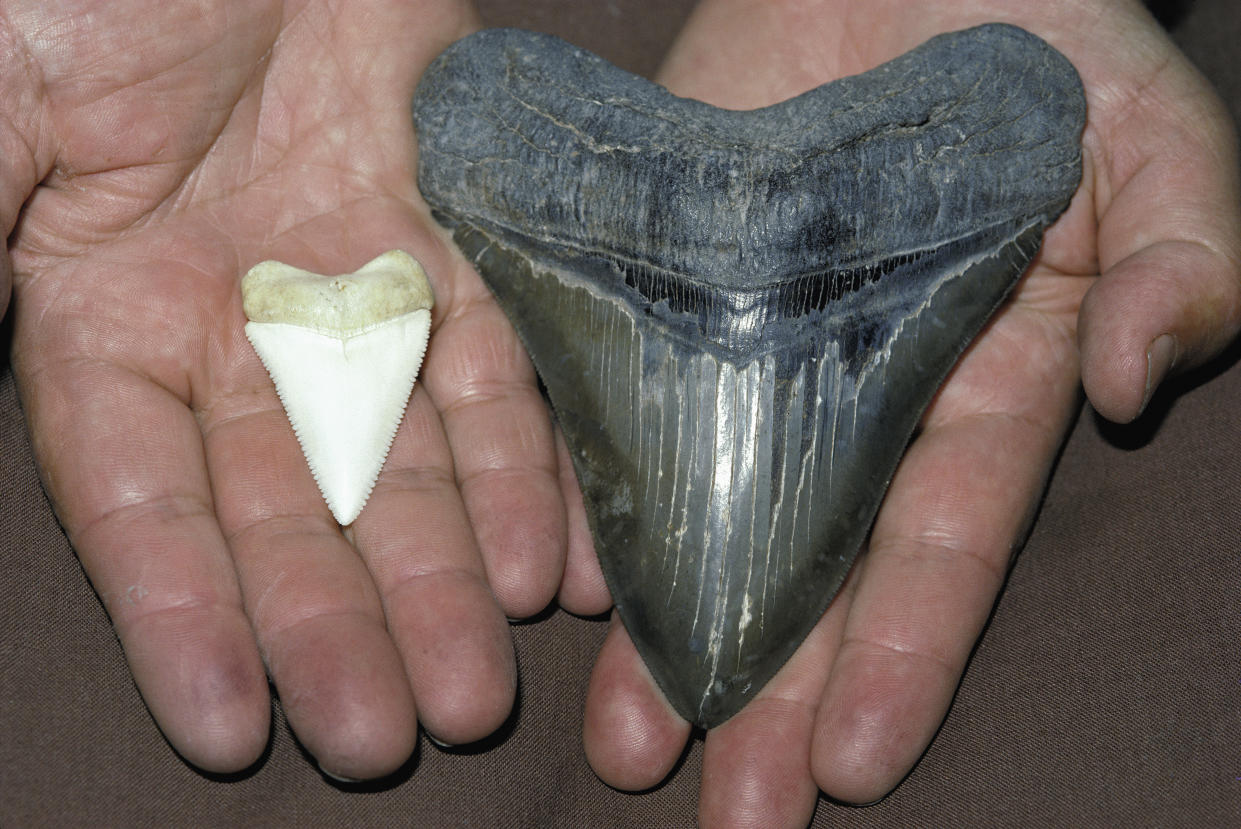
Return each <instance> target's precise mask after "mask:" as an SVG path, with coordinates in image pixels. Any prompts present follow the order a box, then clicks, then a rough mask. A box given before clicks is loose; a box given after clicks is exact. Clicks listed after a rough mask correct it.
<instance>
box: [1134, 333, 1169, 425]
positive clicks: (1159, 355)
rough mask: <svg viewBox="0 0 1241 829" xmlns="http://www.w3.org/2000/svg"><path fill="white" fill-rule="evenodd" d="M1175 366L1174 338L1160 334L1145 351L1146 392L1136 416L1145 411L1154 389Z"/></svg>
mask: <svg viewBox="0 0 1241 829" xmlns="http://www.w3.org/2000/svg"><path fill="white" fill-rule="evenodd" d="M1175 364H1176V337H1174V336H1172V335H1171V334H1161V335H1160V336H1158V337H1156V338H1155V340H1154V341H1153V342H1152V343H1151V344H1150V347H1149V348H1147V349H1146V391H1145V392H1144V393H1143V394H1142V406H1141V408H1139V409H1138V414H1141V413H1142V412H1144V411H1146V407H1147V405H1148V404H1150V402H1151V397H1153V396H1154V394H1155V389H1157V388H1159V384H1160V383H1162V382H1163V378H1164V377H1166V376H1167V375H1168V372H1169V371H1171V370H1172V366H1174V365H1175Z"/></svg>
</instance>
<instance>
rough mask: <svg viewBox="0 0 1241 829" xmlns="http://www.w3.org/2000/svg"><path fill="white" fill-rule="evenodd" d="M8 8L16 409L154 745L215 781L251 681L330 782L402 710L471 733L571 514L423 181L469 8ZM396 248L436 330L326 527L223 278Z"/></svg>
mask: <svg viewBox="0 0 1241 829" xmlns="http://www.w3.org/2000/svg"><path fill="white" fill-rule="evenodd" d="M3 11H4V14H3V21H4V22H3V23H2V24H0V44H3V45H5V47H6V49H7V50H8V52H9V53H10V54H11V55H14V56H17V57H19V58H20V59H21V60H20V61H10V62H7V63H6V65H7V66H14V65H21V66H23V67H25V68H26V71H25V72H24V73H23V74H20V75H18V77H16V78H15V79H14V83H13V85H12V86H11V87H10V88H9V89H8V90H6V92H7V93H8V94H9V97H10V100H19V99H20V101H21V102H23V105H24V106H25V107H26V110H25V111H24V113H23V114H22V117H21V118H10V119H9V122H8V123H7V124H5V125H4V126H5V128H6V129H8V130H13V129H14V125H15V124H17V125H19V126H29V127H30V129H29V131H28V133H27V134H25V135H22V136H21V140H22V142H24V143H21V142H12V143H13V144H16V145H17V146H22V147H25V148H26V149H27V150H28V154H27V156H17V157H18V160H19V161H21V162H22V163H23V165H24V166H21V167H20V170H19V171H20V172H22V173H23V175H24V178H23V181H25V182H26V186H27V189H25V190H23V191H21V192H22V193H28V192H30V191H31V189H32V188H33V193H32V194H31V195H30V197H29V199H28V200H27V201H26V204H25V206H24V208H22V211H21V215H20V220H19V221H18V223H17V227H16V230H15V231H14V233H13V235H12V236H11V237H10V251H11V254H12V260H13V263H14V272H15V275H16V276H15V279H14V312H15V342H14V349H13V358H14V363H15V367H16V371H17V376H18V380H19V383H20V389H21V393H22V399H23V404H24V406H25V410H26V414H27V417H28V419H29V423H30V429H31V433H32V439H33V444H34V447H35V451H36V454H37V458H38V461H39V464H40V468H41V472H42V476H43V480H44V482H45V484H46V487H47V490H48V493H49V494H50V496H51V499H52V501H53V503H54V505H55V507H56V510H57V514H58V516H59V518H60V520H61V522H62V524H63V525H64V527H65V529H66V531H67V533H68V535H69V537H70V539H71V541H72V542H73V545H74V547H75V549H76V550H77V552H78V555H79V557H80V559H81V561H82V564H83V566H84V567H85V569H86V571H87V573H88V574H89V576H90V578H91V581H92V583H93V584H94V586H95V588H96V590H97V591H98V593H99V595H100V597H101V598H102V600H103V602H104V604H105V606H106V608H107V610H108V613H109V614H110V615H111V618H112V620H113V623H114V625H115V626H116V630H117V632H118V634H119V636H120V639H121V642H122V644H123V645H124V648H125V652H126V655H127V657H128V660H129V663H130V665H131V667H132V670H133V674H134V678H135V680H136V682H137V684H138V687H139V688H140V689H141V691H142V693H143V696H144V698H145V699H146V701H147V703H148V705H149V707H150V709H151V712H152V714H153V715H154V716H155V719H156V720H157V721H158V723H159V724H160V727H161V728H162V729H163V732H164V734H165V735H166V736H167V738H168V740H169V742H170V743H171V744H172V745H173V747H174V748H175V749H176V750H177V751H179V752H180V753H181V754H182V755H183V756H184V757H185V758H186V759H187V760H189V761H190V762H192V763H194V764H195V765H197V766H200V767H202V768H204V769H208V770H212V771H233V770H238V769H241V768H244V767H246V766H247V765H249V764H251V763H252V762H254V761H255V760H256V759H257V758H258V757H259V755H260V753H261V751H262V750H263V747H264V744H265V743H266V740H267V735H268V730H269V719H270V703H269V696H268V686H267V682H266V681H265V677H264V668H265V667H266V671H267V673H268V674H269V675H270V677H271V680H272V682H273V683H274V685H275V687H276V690H277V691H278V692H279V695H280V699H281V702H282V704H283V707H284V710H285V712H286V714H287V716H288V719H289V722H290V724H291V725H292V727H293V729H294V730H295V731H296V733H297V735H298V737H299V739H300V740H301V741H302V743H303V745H304V746H305V747H306V748H307V750H309V752H310V753H311V754H313V755H314V756H315V757H316V759H317V760H318V762H319V763H320V765H321V767H322V768H323V769H324V770H325V771H326V772H328V773H330V774H333V775H336V776H340V777H346V778H368V777H374V776H378V775H382V774H384V773H386V772H389V771H391V770H393V769H394V768H396V767H398V766H400V765H401V764H402V763H403V762H404V761H405V760H406V759H407V758H408V757H409V756H410V754H411V752H412V751H413V749H414V747H415V745H416V738H417V722H418V721H419V720H421V722H422V724H423V725H424V727H425V728H426V729H427V731H428V732H429V733H430V734H432V735H433V736H435V737H436V738H437V739H439V740H441V741H445V742H450V743H461V742H467V741H472V740H475V739H478V738H481V737H483V736H485V735H486V734H488V733H490V732H491V731H492V730H493V729H495V728H496V727H497V726H498V725H499V724H500V723H501V722H502V721H503V720H504V718H505V717H506V716H507V714H508V712H509V710H510V708H511V705H512V700H513V695H514V689H515V684H516V676H515V666H514V658H513V651H512V645H511V642H510V639H509V633H508V628H507V624H506V621H505V615H506V614H507V615H509V616H525V615H529V614H531V613H533V612H536V611H537V610H539V609H540V608H542V607H543V606H544V605H545V604H546V603H547V602H548V601H549V600H550V599H551V597H552V595H553V594H554V592H555V590H556V588H557V585H558V583H559V580H560V575H561V572H562V570H563V556H564V553H563V549H564V544H565V542H564V535H565V508H564V504H563V499H562V494H561V491H560V484H559V479H558V470H557V456H556V449H555V442H554V437H553V432H552V429H551V424H550V419H549V416H548V413H547V410H546V407H545V405H544V404H543V402H542V399H541V398H540V396H539V393H538V390H537V387H536V385H535V380H534V373H533V370H532V368H531V366H530V363H529V361H528V359H527V358H526V356H525V354H524V351H523V350H522V349H521V347H520V344H519V342H518V341H517V338H516V336H515V335H514V334H513V333H512V331H511V329H510V328H509V327H508V325H507V324H505V323H504V322H503V316H502V314H501V312H500V311H499V310H498V308H497V307H496V306H495V305H494V303H493V302H492V300H491V298H490V294H489V293H488V292H487V290H486V288H485V287H484V286H483V285H482V283H481V282H480V281H479V280H478V278H477V276H476V275H475V274H474V273H473V271H472V270H471V269H470V268H469V267H468V265H467V264H466V263H465V262H464V260H463V259H462V258H461V256H460V255H459V254H458V253H457V252H456V250H455V248H453V247H452V245H451V243H450V242H449V241H448V239H447V237H446V235H445V234H444V233H443V232H442V231H441V230H439V229H438V228H437V227H436V226H435V224H434V223H433V222H432V220H431V219H430V217H429V214H428V212H427V210H426V208H425V205H423V203H422V202H421V200H420V198H419V197H418V195H417V192H416V190H415V183H414V175H413V170H414V162H415V159H414V142H413V130H412V126H411V120H410V112H409V102H410V100H411V98H412V95H413V91H414V86H415V84H416V81H417V78H418V76H419V74H420V73H421V71H422V69H423V68H424V67H425V66H426V64H427V63H429V62H430V61H431V59H432V58H433V57H435V55H437V54H438V53H439V52H440V51H441V50H442V49H443V48H444V47H446V46H447V45H448V44H449V43H450V42H451V41H453V40H455V39H457V38H458V37H460V36H462V35H464V34H465V33H467V32H468V31H469V30H470V29H471V28H472V27H473V26H474V25H475V19H474V15H473V12H472V11H471V9H470V7H469V5H468V3H465V2H457V1H456V0H433V1H429V2H422V3H416V4H410V3H404V2H400V0H366V1H365V2H356V3H350V4H347V5H343V6H342V5H341V4H335V3H330V2H326V0H303V1H302V2H294V1H293V0H289V2H277V1H276V0H267V1H266V2H253V0H230V1H229V2H220V3H209V4H205V5H204V4H202V3H192V2H180V0H161V2H151V0H127V2H112V3H105V4H98V3H85V2H78V0H62V1H61V2H54V3H49V2H46V0H28V1H27V0H14V1H13V2H5V3H4V8H3ZM4 137H6V138H8V137H10V136H8V135H7V134H5V136H4ZM6 146H7V145H6ZM8 158H9V159H12V158H14V154H13V153H9V155H8ZM36 182H41V183H39V185H38V187H37V188H34V185H35V183H36ZM6 184H7V182H6ZM21 201H22V199H21V198H20V197H19V198H18V199H17V202H16V205H15V206H14V212H15V211H16V206H17V205H20V204H21ZM4 218H6V219H7V218H10V217H9V216H5V217H4ZM11 225H12V222H10V226H11ZM390 248H402V249H404V250H407V251H409V252H410V253H411V254H413V255H414V256H415V257H416V258H418V259H419V260H420V261H421V262H422V263H423V265H424V266H425V268H426V271H427V273H428V274H429V276H430V279H431V282H432V285H433V287H434V290H435V295H436V307H435V310H434V327H433V335H432V339H431V343H430V346H429V348H428V352H427V357H426V362H425V364H424V366H423V369H422V375H421V377H420V382H419V383H418V385H417V387H416V388H415V391H414V394H413V397H412V399H411V401H410V404H409V410H408V412H407V415H406V418H405V420H404V422H403V423H402V426H401V428H400V431H399V433H398V435H397V438H396V441H395V443H394V445H393V448H392V451H391V454H390V456H389V458H388V461H387V464H386V466H385V468H384V471H383V473H382V475H381V477H380V479H379V482H378V484H377V486H376V488H375V491H374V493H373V494H372V497H371V500H370V503H369V504H368V506H367V508H366V509H365V510H364V511H363V513H362V515H361V516H360V517H359V518H358V520H357V521H356V522H355V523H354V524H353V525H352V526H351V527H350V528H349V530H348V531H347V532H346V533H342V531H341V529H340V528H339V527H338V526H337V525H336V524H335V522H334V521H333V520H332V518H331V515H330V514H329V512H328V510H327V507H326V505H325V504H324V502H323V499H322V498H321V497H320V495H319V493H318V491H317V489H316V487H315V484H314V482H313V480H312V478H311V476H310V474H309V471H308V469H307V466H306V463H305V461H304V460H303V458H302V456H301V453H300V450H299V448H298V445H297V442H296V440H295V439H294V436H293V433H292V431H291V429H290V427H289V425H288V422H287V420H286V418H285V415H284V412H283V411H282V409H281V407H280V404H279V401H278V400H277V397H276V395H275V392H274V389H273V387H272V384H271V381H270V380H269V379H268V377H267V375H266V373H265V372H264V370H263V367H262V365H261V364H260V362H259V360H258V358H257V357H256V356H255V354H254V352H253V351H252V349H251V348H250V346H249V344H248V343H247V341H246V339H245V337H244V335H243V331H242V328H243V325H244V323H245V318H244V316H243V314H242V312H241V304H240V294H239V288H238V284H239V279H240V275H241V274H242V273H244V272H245V271H246V269H248V268H249V267H250V266H251V265H253V264H255V263H257V262H259V261H260V260H263V259H268V258H277V259H281V260H283V261H286V262H289V263H292V264H295V265H297V266H299V267H303V268H307V269H310V270H314V271H317V272H320V273H341V272H347V271H352V270H354V269H355V268H357V267H358V266H360V265H361V264H363V263H365V262H366V261H368V260H369V259H371V258H372V257H373V256H375V255H377V254H379V253H381V252H383V251H385V250H388V249H390ZM493 594H494V595H493Z"/></svg>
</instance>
